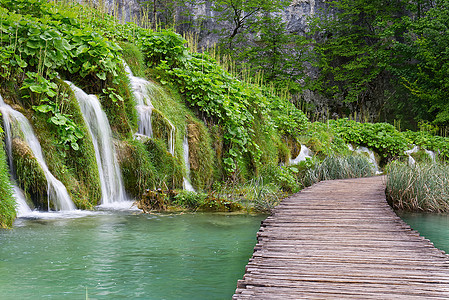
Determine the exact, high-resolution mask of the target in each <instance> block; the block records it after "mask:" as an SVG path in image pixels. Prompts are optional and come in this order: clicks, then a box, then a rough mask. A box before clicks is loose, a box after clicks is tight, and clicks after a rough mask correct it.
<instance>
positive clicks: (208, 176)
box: [187, 116, 215, 190]
mask: <svg viewBox="0 0 449 300" xmlns="http://www.w3.org/2000/svg"><path fill="white" fill-rule="evenodd" d="M187 124H188V125H187V140H188V143H189V162H190V178H191V180H192V184H193V185H194V186H195V187H196V188H197V189H198V190H206V189H209V188H210V187H211V185H212V183H213V179H214V178H213V173H214V165H215V157H214V150H213V149H212V140H211V137H210V134H209V132H208V130H207V127H206V126H205V125H204V124H203V123H202V122H200V121H198V120H197V119H195V118H194V117H192V116H188V118H187Z"/></svg>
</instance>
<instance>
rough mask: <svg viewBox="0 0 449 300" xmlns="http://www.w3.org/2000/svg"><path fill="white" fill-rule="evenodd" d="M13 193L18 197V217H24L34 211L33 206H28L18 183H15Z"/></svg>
mask: <svg viewBox="0 0 449 300" xmlns="http://www.w3.org/2000/svg"><path fill="white" fill-rule="evenodd" d="M12 187H13V194H14V198H15V199H16V204H17V206H16V212H17V216H18V217H23V216H25V215H28V214H30V213H31V212H32V210H31V208H30V207H29V206H28V204H27V201H26V198H25V195H24V194H23V191H22V189H21V188H19V187H18V186H17V184H13V186H12Z"/></svg>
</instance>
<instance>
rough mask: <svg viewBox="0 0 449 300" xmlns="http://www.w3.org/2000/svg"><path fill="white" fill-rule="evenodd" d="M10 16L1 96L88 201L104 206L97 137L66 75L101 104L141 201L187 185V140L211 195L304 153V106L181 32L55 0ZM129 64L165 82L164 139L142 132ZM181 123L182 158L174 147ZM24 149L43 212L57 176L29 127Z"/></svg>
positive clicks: (2, 52)
mask: <svg viewBox="0 0 449 300" xmlns="http://www.w3.org/2000/svg"><path fill="white" fill-rule="evenodd" d="M0 20H1V21H0V44H1V45H0V46H1V47H0V94H1V95H2V96H3V98H4V100H5V102H6V103H8V104H10V105H11V106H12V107H13V108H14V109H16V110H18V111H20V112H21V113H23V114H24V115H25V116H26V117H27V118H28V120H30V122H31V123H32V126H33V128H34V130H35V132H36V134H37V136H38V138H39V140H40V141H41V144H42V148H43V152H44V155H45V158H46V160H47V164H48V166H49V169H50V171H51V172H52V173H53V174H54V175H55V176H56V177H57V178H58V179H59V180H61V181H62V182H63V183H64V185H66V187H67V189H68V192H69V194H70V196H71V197H72V200H73V201H74V202H75V204H76V205H77V206H78V207H79V208H84V209H86V208H92V207H93V206H94V205H96V204H98V202H99V200H100V197H101V193H100V182H99V174H98V169H97V165H96V160H95V155H94V148H93V146H92V141H91V136H90V133H89V131H88V130H87V127H86V124H85V123H84V120H83V117H82V114H81V112H80V108H79V105H78V102H77V100H76V98H75V97H74V93H73V92H72V91H71V89H70V87H69V86H68V85H67V83H66V82H65V81H71V82H73V83H74V84H75V85H77V86H78V87H80V88H82V89H83V90H84V91H85V92H86V93H89V94H95V95H97V96H98V98H99V99H100V102H101V104H102V106H103V109H104V110H105V112H106V114H107V116H108V119H109V122H110V124H111V127H112V130H113V136H114V140H115V146H116V148H117V152H118V156H119V162H120V165H121V168H122V173H123V177H124V181H125V185H126V189H127V192H128V193H129V194H130V195H131V196H133V197H140V196H141V195H142V193H143V192H144V191H145V190H146V189H148V188H150V189H154V188H167V187H168V188H182V178H183V176H185V175H186V170H185V166H184V160H183V147H182V143H183V140H184V137H185V136H186V137H187V140H188V144H189V148H190V153H189V158H190V164H191V179H192V183H193V185H194V186H195V188H197V189H199V190H208V189H209V188H210V187H211V186H212V184H213V183H214V182H216V181H226V180H228V179H229V178H232V179H233V180H234V181H237V182H244V181H245V180H248V179H250V178H252V176H254V175H259V174H261V173H267V172H269V173H271V174H273V172H274V173H276V172H278V173H279V172H282V170H281V169H280V168H278V164H279V163H280V162H286V161H288V159H289V158H290V156H291V153H290V149H298V148H299V147H298V144H297V137H298V136H299V135H300V132H301V130H302V129H303V128H305V124H306V122H307V119H306V117H305V116H304V114H303V113H302V112H301V111H299V110H298V109H296V108H295V107H294V106H293V105H292V104H291V103H290V102H289V101H288V100H286V99H283V98H280V97H277V96H275V95H272V94H271V93H269V92H268V91H267V90H264V89H263V88H261V87H259V86H256V85H252V84H247V83H245V82H242V81H240V80H238V79H237V78H235V77H233V76H231V75H230V74H229V73H228V72H226V71H225V70H224V69H223V68H221V67H220V66H219V65H218V64H217V62H216V61H215V60H214V59H213V58H211V57H210V56H209V55H207V54H197V53H190V52H189V51H188V50H187V48H186V45H185V40H184V39H183V38H181V37H180V36H179V35H177V34H175V33H173V32H170V31H162V32H153V31H150V30H147V29H143V28H140V27H137V26H136V25H134V24H132V23H129V24H126V25H123V24H120V23H118V21H117V20H116V19H114V18H112V17H110V16H108V15H104V14H101V13H99V12H98V11H96V10H94V9H90V8H88V7H82V6H79V5H77V4H70V5H68V4H62V3H52V2H47V1H43V0H19V1H9V0H0ZM136 45H137V46H136ZM124 61H125V62H126V63H128V65H129V66H130V67H131V69H132V70H133V73H134V74H136V75H139V76H141V77H146V78H148V79H152V80H153V81H154V82H152V83H150V84H149V92H150V94H151V95H152V97H153V98H152V100H151V101H152V104H153V105H154V107H155V109H154V110H153V115H152V126H153V138H149V139H144V140H143V141H140V140H137V139H136V138H135V137H134V136H133V134H134V133H135V132H136V131H137V121H138V120H137V113H136V108H135V104H136V102H135V99H134V96H133V92H132V90H131V87H130V82H129V79H128V76H127V74H126V73H125V71H124V64H123V62H124ZM157 82H159V83H157ZM160 84H162V85H163V86H164V88H163V87H161V86H160ZM172 125H174V127H175V131H174V155H171V154H170V153H169V152H168V150H169V141H170V139H171V134H172V131H171V130H172ZM288 145H289V146H290V147H289V146H288ZM292 145H294V146H292ZM12 152H13V155H14V166H15V169H16V173H17V174H16V175H17V183H18V184H19V185H20V187H21V188H22V189H24V191H25V194H26V195H27V197H28V198H29V199H30V200H31V201H32V202H33V205H34V206H35V207H38V208H41V209H46V208H47V207H46V205H47V201H46V199H47V195H46V181H45V178H44V177H43V174H42V171H41V170H40V169H39V167H38V166H37V163H36V159H35V158H34V157H33V155H32V153H31V151H29V148H28V146H27V145H26V143H25V142H24V141H23V138H22V137H21V135H20V134H18V133H15V134H14V137H13V151H12Z"/></svg>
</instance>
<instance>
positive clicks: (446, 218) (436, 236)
mask: <svg viewBox="0 0 449 300" xmlns="http://www.w3.org/2000/svg"><path fill="white" fill-rule="evenodd" d="M398 215H399V216H400V217H401V219H402V220H404V221H405V222H406V223H407V224H409V225H410V227H412V228H413V229H414V230H416V231H418V232H419V233H420V235H422V236H424V237H426V238H427V239H429V240H430V241H431V242H432V243H433V244H434V245H435V247H437V248H438V249H441V250H444V251H445V252H446V253H449V215H447V214H432V213H405V212H398Z"/></svg>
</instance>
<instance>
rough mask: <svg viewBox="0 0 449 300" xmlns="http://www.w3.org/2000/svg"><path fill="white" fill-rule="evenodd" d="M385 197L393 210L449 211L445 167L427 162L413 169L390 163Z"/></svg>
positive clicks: (448, 171)
mask: <svg viewBox="0 0 449 300" xmlns="http://www.w3.org/2000/svg"><path fill="white" fill-rule="evenodd" d="M387 170H388V176H387V180H386V186H387V187H386V194H387V197H388V199H389V201H390V203H391V205H392V206H393V207H394V208H396V209H401V210H411V211H428V212H447V211H449V202H448V199H449V186H448V185H447V184H442V183H443V182H447V181H448V180H449V178H448V174H449V166H448V165H447V164H441V163H435V162H427V163H419V164H415V165H414V166H413V167H411V166H409V165H407V164H404V163H400V162H397V161H395V162H393V163H391V164H390V165H389V166H388V168H387Z"/></svg>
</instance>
